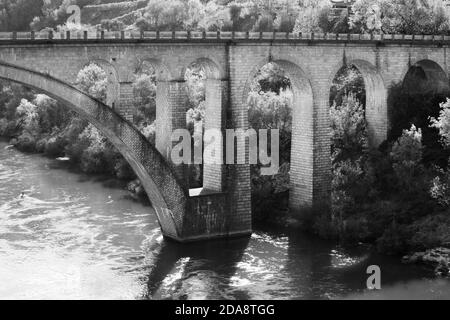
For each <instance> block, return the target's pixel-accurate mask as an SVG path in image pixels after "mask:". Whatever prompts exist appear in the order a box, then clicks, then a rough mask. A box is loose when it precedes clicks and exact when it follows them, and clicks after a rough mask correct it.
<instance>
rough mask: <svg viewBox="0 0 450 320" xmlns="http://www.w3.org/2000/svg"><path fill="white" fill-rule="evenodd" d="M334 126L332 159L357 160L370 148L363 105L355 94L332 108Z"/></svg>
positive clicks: (334, 160) (337, 160) (332, 124)
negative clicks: (356, 158)
mask: <svg viewBox="0 0 450 320" xmlns="http://www.w3.org/2000/svg"><path fill="white" fill-rule="evenodd" d="M330 117H331V128H332V133H333V135H332V142H331V145H332V156H331V158H332V161H333V163H336V162H339V161H342V160H344V159H351V160H355V157H360V156H361V155H362V154H364V153H366V152H367V150H368V134H367V129H366V126H367V125H366V119H365V113H364V108H363V106H362V105H361V104H360V103H359V101H358V100H356V99H355V98H354V97H353V95H351V94H350V95H349V96H347V97H345V98H344V99H343V101H342V105H339V106H338V105H336V104H333V105H332V106H331V109H330Z"/></svg>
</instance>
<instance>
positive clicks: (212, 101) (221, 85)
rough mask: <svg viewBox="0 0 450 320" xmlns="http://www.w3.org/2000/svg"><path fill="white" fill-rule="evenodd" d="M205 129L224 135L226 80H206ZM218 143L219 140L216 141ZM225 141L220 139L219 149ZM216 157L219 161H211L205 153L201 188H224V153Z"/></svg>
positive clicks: (213, 189) (226, 96)
mask: <svg viewBox="0 0 450 320" xmlns="http://www.w3.org/2000/svg"><path fill="white" fill-rule="evenodd" d="M205 98H206V101H205V103H206V112H205V131H209V130H218V131H220V133H221V134H222V137H224V136H225V135H224V134H225V130H224V128H225V123H226V121H225V120H226V110H227V103H228V81H222V80H215V79H208V80H207V81H206V97H205ZM218 143H219V142H218ZM224 143H225V141H224V140H223V139H222V141H220V144H221V150H222V151H224V150H225V144H224ZM218 157H220V158H221V160H222V162H221V163H212V162H213V161H212V160H213V159H212V158H211V155H210V154H205V159H204V165H203V177H204V178H203V188H204V189H207V190H212V191H217V192H221V191H222V190H223V188H224V173H225V172H224V170H225V162H224V161H225V154H224V152H222V154H220V155H219V156H218Z"/></svg>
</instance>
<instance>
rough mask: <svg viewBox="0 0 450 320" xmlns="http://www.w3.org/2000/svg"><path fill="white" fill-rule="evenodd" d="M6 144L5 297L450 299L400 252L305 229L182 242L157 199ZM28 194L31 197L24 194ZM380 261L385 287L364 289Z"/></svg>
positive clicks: (1, 159) (1, 205) (1, 277)
mask: <svg viewBox="0 0 450 320" xmlns="http://www.w3.org/2000/svg"><path fill="white" fill-rule="evenodd" d="M6 146H7V145H6V144H4V143H0V283H1V284H2V285H1V286H0V298H2V299H11V298H26V299H94V298H95V299H335V298H348V299H361V298H364V299H379V298H419V297H421V298H430V297H431V298H450V292H449V291H450V290H449V287H450V284H449V282H448V281H445V280H440V281H437V280H430V279H432V277H431V273H430V272H429V271H426V270H423V269H421V268H419V267H413V266H403V265H401V264H400V263H399V262H398V259H396V258H387V257H384V256H379V255H376V254H369V253H368V252H369V251H368V249H367V248H365V247H363V246H359V247H357V248H355V249H351V250H349V249H344V248H341V247H339V246H336V244H333V243H330V242H327V241H322V240H319V239H316V238H312V237H309V236H306V235H304V234H301V233H297V232H292V233H288V234H286V233H283V230H260V231H258V232H256V233H255V234H254V235H253V236H252V237H251V238H247V239H235V240H229V241H224V240H221V241H213V242H209V243H195V244H188V245H180V244H177V243H173V242H169V241H166V240H164V239H163V237H162V236H161V233H160V231H159V225H158V222H157V221H156V217H155V215H154V213H153V211H152V209H151V208H150V207H146V206H143V205H142V204H139V203H136V202H133V201H132V200H130V199H129V197H128V195H127V193H126V192H125V191H123V190H122V189H121V188H115V187H113V185H114V183H111V181H108V180H105V179H104V178H103V179H102V178H99V177H89V176H86V175H83V174H79V173H73V172H70V171H69V170H68V167H67V166H68V164H67V162H66V161H56V160H49V159H45V158H42V157H40V156H38V155H24V154H22V153H20V152H17V151H15V150H14V149H6V148H5V147H6ZM22 192H23V193H24V196H23V197H21V194H22ZM373 264H376V265H379V266H380V267H381V270H382V286H383V290H382V291H380V292H366V290H365V286H366V279H367V277H368V275H366V269H367V267H368V266H369V265H373Z"/></svg>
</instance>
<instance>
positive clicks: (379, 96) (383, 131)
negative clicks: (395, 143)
mask: <svg viewBox="0 0 450 320" xmlns="http://www.w3.org/2000/svg"><path fill="white" fill-rule="evenodd" d="M350 66H353V67H355V68H356V69H358V71H359V72H360V73H361V75H362V77H363V80H364V87H365V91H366V101H365V106H366V108H365V116H366V122H367V130H368V134H369V143H370V145H371V146H372V147H374V148H377V147H378V146H379V145H381V144H382V143H383V142H384V141H385V140H386V139H387V134H388V123H389V119H388V95H387V88H386V86H385V84H384V80H383V77H382V76H381V74H380V72H378V69H377V68H376V67H375V66H374V65H373V64H372V63H370V62H368V61H365V60H361V59H355V60H351V61H348V62H347V63H346V64H344V63H339V64H338V65H337V66H336V67H335V68H334V69H333V71H332V73H331V75H330V78H329V83H330V88H331V87H332V85H331V84H332V83H333V80H334V78H335V77H336V75H337V74H338V72H339V71H340V70H342V68H344V67H350Z"/></svg>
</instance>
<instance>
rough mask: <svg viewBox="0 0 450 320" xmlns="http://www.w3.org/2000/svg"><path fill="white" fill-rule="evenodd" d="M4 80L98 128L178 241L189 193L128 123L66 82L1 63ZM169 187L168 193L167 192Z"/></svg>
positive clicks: (164, 225)
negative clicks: (52, 101)
mask: <svg viewBox="0 0 450 320" xmlns="http://www.w3.org/2000/svg"><path fill="white" fill-rule="evenodd" d="M0 78H1V79H4V80H7V81H11V82H14V83H18V84H21V85H23V86H25V87H28V88H31V89H33V90H36V91H38V92H42V93H44V94H45V95H47V96H49V97H51V98H53V99H55V100H57V101H60V102H61V103H62V104H63V105H65V106H67V107H68V108H69V109H70V110H72V111H73V112H75V113H76V114H77V115H79V116H80V117H81V118H83V119H84V120H86V121H88V122H89V123H90V124H92V125H93V126H95V127H96V128H97V129H98V130H99V131H100V132H101V133H102V134H103V135H104V136H105V137H106V138H107V139H108V141H109V142H110V143H111V144H112V145H113V146H114V147H115V148H116V149H117V150H118V151H119V152H120V154H122V156H123V157H124V159H125V160H126V161H127V162H128V163H129V165H130V166H131V167H132V169H133V171H134V172H135V173H136V175H137V176H138V177H139V178H140V180H141V181H142V184H143V188H144V189H145V191H146V193H147V195H148V197H149V199H150V201H151V202H152V205H153V207H154V209H155V211H156V213H157V215H158V220H159V222H160V224H161V227H162V229H163V232H164V233H165V234H166V235H168V236H173V237H175V238H176V237H178V236H179V230H180V228H181V227H180V225H179V224H177V221H182V219H183V215H184V210H185V208H184V202H185V201H186V198H187V194H186V191H185V190H184V189H183V188H182V187H181V185H180V183H179V181H178V180H177V177H176V176H175V175H174V173H173V171H172V168H171V167H170V165H169V164H168V163H167V162H166V161H165V159H163V158H162V156H161V155H160V154H159V153H158V152H157V151H156V149H155V148H154V147H153V146H152V145H151V144H150V143H149V142H148V141H147V139H146V138H145V137H144V136H143V135H142V134H141V133H140V132H139V131H138V130H137V129H136V128H135V127H134V126H133V125H132V124H131V123H129V122H128V121H126V120H124V119H123V118H122V117H120V116H119V115H118V114H117V113H116V112H114V110H112V109H111V108H110V107H109V106H107V105H105V104H104V103H102V102H101V101H100V100H97V99H95V98H92V97H90V96H89V95H87V94H86V93H84V92H82V91H81V90H79V89H77V88H74V87H72V86H70V85H68V84H66V83H64V82H62V81H59V80H57V79H54V78H52V77H49V76H47V75H43V74H40V73H38V72H35V71H33V70H28V69H24V68H21V67H18V66H15V65H11V64H8V63H3V62H2V63H0ZM165 186H167V187H168V188H167V189H164V188H165Z"/></svg>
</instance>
